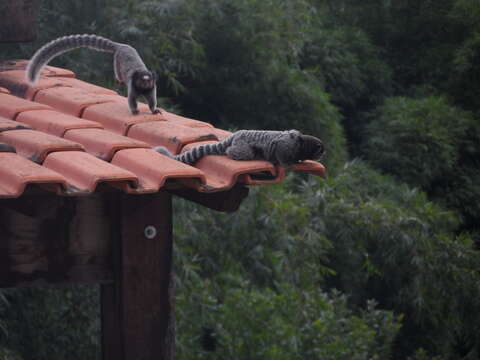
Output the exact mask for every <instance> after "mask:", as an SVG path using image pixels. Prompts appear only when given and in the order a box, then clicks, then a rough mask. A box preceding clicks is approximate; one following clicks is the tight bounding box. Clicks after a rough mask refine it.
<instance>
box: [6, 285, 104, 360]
mask: <svg viewBox="0 0 480 360" xmlns="http://www.w3.org/2000/svg"><path fill="white" fill-rule="evenodd" d="M4 295H5V296H6V298H7V299H8V300H9V303H10V306H9V307H8V308H7V309H2V311H1V313H0V318H1V319H3V320H4V321H5V322H6V323H7V324H8V327H7V329H8V331H7V333H6V334H5V336H4V338H3V339H2V341H1V343H0V348H1V346H2V345H5V346H7V347H8V348H10V349H15V350H16V351H17V352H18V353H19V354H20V355H21V356H22V359H25V360H27V359H35V360H37V359H38V360H42V359H45V360H47V359H48V360H63V359H78V360H84V359H99V358H100V352H99V342H100V333H99V330H100V324H99V321H100V310H99V298H98V296H99V294H98V288H96V287H92V286H89V287H87V286H72V287H68V288H64V289H55V288H48V287H42V288H38V289H33V288H32V289H27V288H25V289H9V290H4ZM0 354H1V353H0ZM5 356H7V355H5ZM8 356H10V355H8ZM8 356H7V358H6V359H8V360H10V359H12V360H13V359H15V358H14V357H12V358H9V357H8ZM12 356H13V355H12ZM0 359H1V355H0Z"/></svg>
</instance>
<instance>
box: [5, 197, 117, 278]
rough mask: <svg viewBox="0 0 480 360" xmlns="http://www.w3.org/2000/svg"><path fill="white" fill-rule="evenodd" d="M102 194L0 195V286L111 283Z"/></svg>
mask: <svg viewBox="0 0 480 360" xmlns="http://www.w3.org/2000/svg"><path fill="white" fill-rule="evenodd" d="M104 197H105V196H104V195H101V194H95V195H92V196H89V197H82V198H63V197H58V196H32V197H21V198H18V199H9V200H1V201H0V287H18V286H22V287H24V286H37V285H42V284H49V285H56V284H62V285H63V284H65V283H109V282H112V280H113V275H112V271H111V259H109V253H110V250H109V249H110V243H109V240H110V233H109V231H110V228H111V226H110V223H111V220H110V214H109V213H108V211H107V209H106V206H105V202H106V200H105V199H104Z"/></svg>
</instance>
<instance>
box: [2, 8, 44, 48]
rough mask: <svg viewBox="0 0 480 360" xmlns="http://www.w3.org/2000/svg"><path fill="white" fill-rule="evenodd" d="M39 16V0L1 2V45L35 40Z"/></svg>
mask: <svg viewBox="0 0 480 360" xmlns="http://www.w3.org/2000/svg"><path fill="white" fill-rule="evenodd" d="M37 14H38V0H2V1H0V43H2V42H4V43H7V42H28V41H33V40H35V38H36V37H37Z"/></svg>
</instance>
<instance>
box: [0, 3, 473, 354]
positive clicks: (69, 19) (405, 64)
mask: <svg viewBox="0 0 480 360" xmlns="http://www.w3.org/2000/svg"><path fill="white" fill-rule="evenodd" d="M478 19H480V3H479V2H478V1H473V0H435V1H434V0H415V1H411V0H408V1H390V0H368V1H356V0H83V1H79V0H65V1H56V0H42V1H41V11H40V19H39V38H38V40H37V41H36V42H35V43H31V44H11V45H4V44H2V46H1V47H0V57H1V58H2V59H12V58H29V57H30V56H31V55H32V54H33V52H34V51H35V50H36V49H37V48H39V47H40V46H41V45H42V44H44V43H45V42H47V41H49V40H51V39H53V38H56V37H59V36H63V35H66V34H72V33H96V34H99V35H103V36H106V37H109V38H112V39H113V40H116V41H120V42H126V43H129V44H131V45H134V46H135V47H136V48H137V49H138V50H139V52H140V53H141V54H142V56H143V58H144V60H145V62H146V63H147V64H148V66H149V67H150V68H153V69H154V70H155V71H156V72H157V74H158V76H159V83H158V94H159V96H160V97H161V98H160V99H159V100H160V104H161V106H163V107H165V108H167V109H169V110H170V111H174V112H177V113H182V114H184V115H186V116H189V117H193V118H197V119H199V120H203V121H208V122H210V123H213V124H214V125H215V126H218V127H222V128H225V129H232V130H234V129H241V128H261V129H290V128H297V129H299V130H301V131H303V132H306V133H309V134H312V135H316V136H319V137H320V138H322V139H323V140H324V141H325V143H326V146H327V152H328V154H327V157H326V159H325V161H324V162H325V164H326V165H327V167H328V171H329V178H328V179H327V180H319V179H316V178H313V177H307V176H302V175H299V174H293V175H291V176H290V177H289V178H288V179H287V181H286V182H285V183H283V184H281V185H277V186H268V187H267V186H265V187H262V188H258V189H252V191H251V194H250V196H249V198H248V199H247V200H246V201H245V202H244V204H243V205H242V207H241V209H240V210H239V211H238V212H237V213H235V214H220V213H215V212H212V211H210V210H207V209H205V208H202V207H200V206H196V205H194V204H192V203H189V202H186V201H182V200H175V214H174V219H175V229H174V234H175V271H176V283H177V315H176V316H177V334H178V335H177V336H178V338H177V356H178V359H207V358H208V359H249V360H254V359H262V360H263V359H280V360H282V359H285V360H287V359H288V360H291V359H292V360H293V359H322V360H323V359H332V360H333V359H365V360H366V359H388V358H391V359H410V360H414V359H416V360H428V359H430V360H433V359H435V360H447V359H478V358H479V357H480V273H479V268H480V267H479V265H480V257H479V254H478V247H479V244H480V228H479V226H480V219H479V217H480V167H479V163H480V146H479V144H480V100H479V98H480V97H479V96H478V95H479V94H480V21H478ZM66 29H68V30H66ZM52 64H54V65H58V66H63V67H67V68H70V69H73V70H74V71H76V72H77V74H78V76H79V77H80V78H82V79H86V80H88V81H91V82H94V83H97V84H101V85H103V86H113V70H112V65H111V64H112V59H111V57H110V56H109V55H105V54H101V53H94V52H92V51H88V50H82V51H78V52H75V53H68V54H65V55H64V56H62V57H59V58H57V59H56V60H55V61H54V62H53V63H52ZM98 296H99V295H98V289H96V288H92V287H70V288H65V289H62V290H56V289H55V290H54V289H28V290H8V291H7V290H2V291H1V292H0V359H2V360H3V359H9V360H10V359H24V360H27V359H35V360H43V359H45V360H46V359H49V360H56V359H58V360H63V359H67V358H68V359H95V358H99V337H98V334H99V323H98V321H99V320H98V312H99V304H98Z"/></svg>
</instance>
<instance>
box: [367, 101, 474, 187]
mask: <svg viewBox="0 0 480 360" xmlns="http://www.w3.org/2000/svg"><path fill="white" fill-rule="evenodd" d="M472 124H473V119H472V117H471V115H470V114H469V113H467V112H465V111H463V110H461V109H458V108H455V107H453V106H451V105H449V104H448V103H447V101H446V100H445V99H444V98H442V97H427V98H423V99H409V98H404V97H396V98H389V99H387V101H386V102H385V104H384V105H382V106H381V107H380V108H379V109H378V110H377V115H376V116H375V121H372V122H371V124H370V125H369V126H368V132H367V139H366V154H367V157H368V159H369V160H370V161H371V162H372V163H373V164H374V165H375V166H378V167H379V168H381V169H382V170H384V171H386V172H388V173H391V174H395V175H396V176H397V177H398V178H399V179H401V180H404V181H406V182H408V183H409V184H412V185H415V186H419V187H421V188H423V189H426V190H430V189H431V188H432V187H433V183H434V182H435V181H438V180H439V179H441V178H442V177H443V176H446V175H448V174H449V173H452V172H453V171H454V168H455V167H456V166H457V164H458V161H459V155H460V144H461V141H462V138H465V137H466V135H467V130H468V129H469V127H470V126H471V125H472Z"/></svg>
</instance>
